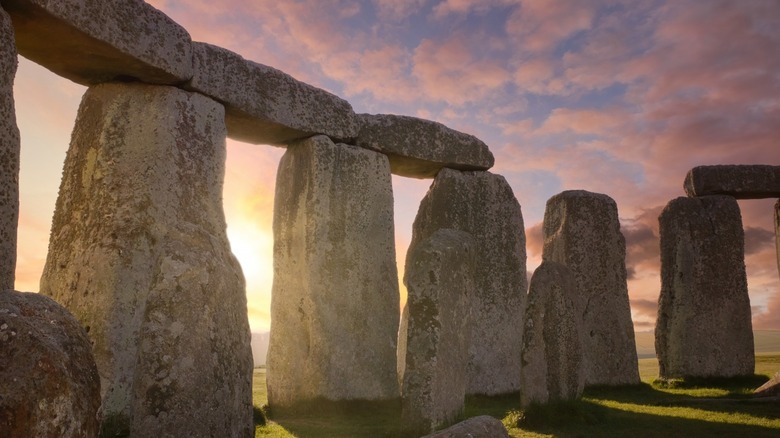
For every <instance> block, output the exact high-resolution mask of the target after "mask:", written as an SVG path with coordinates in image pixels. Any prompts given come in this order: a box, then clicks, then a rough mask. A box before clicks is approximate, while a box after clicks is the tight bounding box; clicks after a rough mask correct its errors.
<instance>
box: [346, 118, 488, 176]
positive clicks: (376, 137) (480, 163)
mask: <svg viewBox="0 0 780 438" xmlns="http://www.w3.org/2000/svg"><path fill="white" fill-rule="evenodd" d="M359 117H360V133H359V134H358V137H357V145H358V146H361V147H364V148H367V149H371V150H374V151H378V152H381V153H383V154H385V155H387V156H388V157H390V169H391V170H392V172H393V173H394V174H396V175H401V176H409V177H413V178H433V177H434V176H436V174H437V173H438V172H439V170H441V169H442V168H443V167H448V168H451V169H458V170H487V169H490V168H491V167H493V163H494V159H493V154H492V153H491V152H490V150H489V149H488V146H487V145H486V144H485V143H484V142H483V141H482V140H480V139H478V138H476V137H474V136H473V135H469V134H464V133H462V132H458V131H455V130H453V129H450V128H448V127H446V126H444V125H442V124H441V123H437V122H432V121H429V120H423V119H418V118H416V117H409V116H397V115H392V114H377V115H372V114H360V115H359Z"/></svg>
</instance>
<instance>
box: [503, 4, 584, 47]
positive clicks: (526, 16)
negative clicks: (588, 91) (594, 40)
mask: <svg viewBox="0 0 780 438" xmlns="http://www.w3.org/2000/svg"><path fill="white" fill-rule="evenodd" d="M594 3H595V2H593V1H577V0H523V1H522V2H521V6H520V8H518V9H516V10H514V11H513V12H512V14H511V15H510V17H509V18H508V20H507V32H508V33H509V34H510V35H512V37H514V38H516V39H517V40H518V41H520V44H521V45H522V48H523V49H524V50H526V51H529V52H548V51H552V50H554V49H555V48H556V46H557V45H558V44H560V43H561V42H563V41H564V40H565V39H566V38H568V37H570V36H572V35H573V34H574V33H576V32H579V31H584V30H587V29H590V28H591V26H592V25H593V20H594V18H595V15H596V6H595V4H594Z"/></svg>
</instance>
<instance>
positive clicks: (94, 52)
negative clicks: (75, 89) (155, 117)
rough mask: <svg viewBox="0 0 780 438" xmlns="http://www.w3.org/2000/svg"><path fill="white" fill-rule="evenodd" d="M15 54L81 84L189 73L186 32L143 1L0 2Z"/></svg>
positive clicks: (176, 78)
mask: <svg viewBox="0 0 780 438" xmlns="http://www.w3.org/2000/svg"><path fill="white" fill-rule="evenodd" d="M1 2H2V5H3V7H4V8H5V9H6V10H7V11H8V12H9V14H10V15H11V18H12V20H13V22H14V27H15V29H16V42H17V45H18V47H19V53H20V54H21V55H22V56H24V57H25V58H28V59H30V60H32V61H35V62H37V63H39V64H41V65H43V66H44V67H46V68H48V69H49V70H51V71H53V72H54V73H56V74H58V75H60V76H63V77H66V78H68V79H70V80H72V81H74V82H77V83H79V84H83V85H92V84H98V83H103V82H107V81H111V80H125V79H137V80H140V81H143V82H147V83H155V84H177V83H181V82H184V81H186V80H188V79H189V78H190V77H191V76H192V52H191V40H190V35H189V34H188V33H187V31H186V30H184V28H182V27H181V26H179V25H178V24H176V23H175V22H174V21H173V20H171V19H170V18H168V17H167V16H166V15H165V14H163V13H162V12H160V11H158V10H157V9H155V8H154V7H152V6H151V5H149V4H147V3H146V2H144V1H142V0H1Z"/></svg>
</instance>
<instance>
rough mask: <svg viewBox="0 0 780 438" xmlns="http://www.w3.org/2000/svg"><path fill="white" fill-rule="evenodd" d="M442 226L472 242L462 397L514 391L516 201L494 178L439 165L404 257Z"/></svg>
mask: <svg viewBox="0 0 780 438" xmlns="http://www.w3.org/2000/svg"><path fill="white" fill-rule="evenodd" d="M441 228H452V229H456V230H461V231H465V232H467V233H470V234H471V235H472V236H474V240H475V242H476V251H475V252H476V269H475V279H474V280H475V287H476V292H475V294H474V297H473V299H472V318H473V321H474V324H473V326H472V332H471V333H472V339H471V346H470V347H469V368H468V376H469V383H468V390H467V394H488V395H494V394H503V393H510V392H516V391H518V390H519V386H520V349H521V340H522V335H523V312H524V309H525V297H526V290H527V279H526V270H525V266H526V265H525V263H526V257H525V228H524V227H523V216H522V213H521V211H520V204H519V203H518V202H517V199H515V196H514V194H513V193H512V188H511V187H510V186H509V184H507V182H506V180H505V179H504V177H502V176H500V175H494V174H491V173H489V172H461V171H457V170H452V169H446V168H445V169H442V170H441V172H439V174H438V175H437V176H436V179H435V180H434V182H433V185H431V188H430V189H429V190H428V193H427V194H426V195H425V198H424V199H423V200H422V202H421V204H420V209H419V211H418V212H417V217H416V218H415V220H414V230H413V233H412V242H411V244H410V245H409V251H408V254H411V253H413V252H414V248H415V247H416V246H417V245H418V244H419V243H420V242H422V241H423V240H425V239H427V238H428V237H429V236H430V235H431V234H433V233H434V232H436V230H439V229H441ZM407 257H408V256H407ZM407 265H409V262H407Z"/></svg>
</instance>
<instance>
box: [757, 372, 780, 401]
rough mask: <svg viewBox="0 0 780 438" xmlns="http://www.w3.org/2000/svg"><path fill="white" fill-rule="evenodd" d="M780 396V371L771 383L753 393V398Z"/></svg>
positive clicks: (768, 382) (770, 380)
mask: <svg viewBox="0 0 780 438" xmlns="http://www.w3.org/2000/svg"><path fill="white" fill-rule="evenodd" d="M778 396H780V371H778V372H776V373H775V375H774V376H772V378H771V379H769V381H767V382H766V383H764V384H763V385H761V386H759V387H758V388H756V390H755V391H753V397H778Z"/></svg>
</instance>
